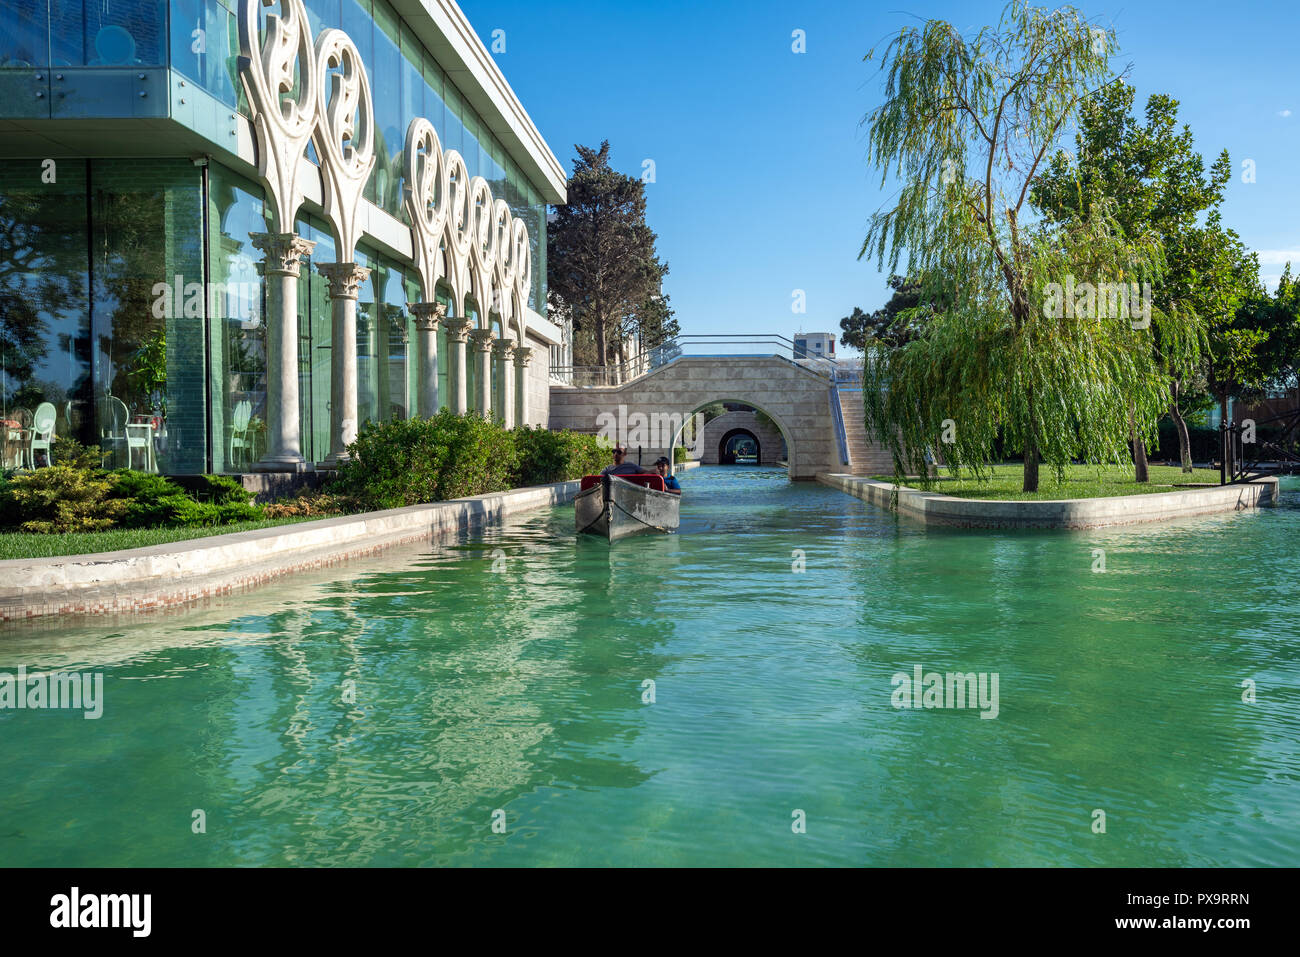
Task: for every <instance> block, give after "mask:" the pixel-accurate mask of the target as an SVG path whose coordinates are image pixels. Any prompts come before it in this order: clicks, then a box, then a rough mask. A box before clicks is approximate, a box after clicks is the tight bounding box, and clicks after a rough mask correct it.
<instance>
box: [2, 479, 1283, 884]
mask: <svg viewBox="0 0 1300 957" xmlns="http://www.w3.org/2000/svg"><path fill="white" fill-rule="evenodd" d="M682 485H683V487H684V488H685V498H684V502H683V507H682V527H681V531H680V534H677V535H672V536H663V537H654V538H641V539H632V540H627V541H625V542H620V543H619V544H617V545H615V546H613V547H610V546H609V545H607V544H606V543H604V542H601V541H598V540H595V539H587V538H584V539H583V540H576V539H575V537H574V536H573V534H572V510H571V508H569V507H566V508H557V509H554V510H548V511H543V512H537V513H532V514H528V515H524V516H520V517H518V518H516V519H515V520H512V521H510V522H508V523H507V524H506V525H504V526H502V527H500V528H494V529H492V530H489V531H487V532H485V533H484V534H483V535H482V536H481V537H477V538H475V539H473V540H470V541H468V542H464V543H461V544H456V545H447V546H443V547H439V548H437V549H436V550H431V548H430V546H427V545H426V546H421V547H418V548H404V549H399V550H396V551H392V552H388V553H386V554H384V555H383V556H381V557H379V558H376V559H373V560H367V561H363V562H357V563H353V564H349V565H345V566H340V567H335V568H332V569H328V570H324V571H321V572H318V573H310V574H307V575H301V576H295V577H293V578H290V579H286V580H283V581H281V582H279V583H277V584H275V585H272V586H269V587H266V588H262V589H258V590H255V591H251V592H248V593H245V594H241V595H237V596H229V597H226V598H222V599H220V600H216V601H213V602H211V603H210V604H208V605H206V606H204V607H202V608H197V609H192V610H189V611H185V612H183V613H168V614H161V615H155V616H149V617H143V618H134V619H117V620H113V621H109V622H107V623H105V622H98V623H95V624H91V625H79V626H76V627H66V626H63V627H49V626H44V627H35V628H34V627H30V626H28V627H21V628H20V627H9V628H5V629H3V630H0V672H9V673H13V672H15V671H16V669H17V668H18V666H20V665H21V666H25V667H26V668H27V670H28V671H29V672H35V671H41V670H64V671H89V672H98V673H102V674H103V676H104V677H103V713H102V716H100V717H99V718H98V719H94V720H87V719H85V718H84V717H83V716H82V713H81V712H73V711H55V710H23V711H16V710H3V711H0V781H3V782H4V786H3V787H2V788H0V862H3V863H4V864H6V865H47V866H48V865H54V866H72V865H152V864H164V865H431V864H439V865H506V864H521V865H538V864H549V865H565V864H575V865H576V864H592V865H605V864H610V865H673V864H687V865H689V864H723V865H815V864H842V865H1119V866H1125V865H1138V866H1143V865H1175V866H1183V865H1294V863H1295V862H1296V860H1297V859H1300V654H1298V653H1297V652H1298V651H1300V640H1298V637H1297V636H1298V633H1300V585H1298V584H1297V568H1298V567H1300V562H1298V559H1300V493H1298V488H1300V487H1298V486H1297V485H1296V484H1294V483H1288V484H1287V485H1286V488H1287V492H1286V494H1285V496H1284V501H1283V503H1282V505H1281V506H1280V507H1279V508H1277V509H1273V510H1267V511H1263V512H1259V513H1252V514H1241V515H1232V516H1216V517H1209V518H1204V519H1196V520H1188V521H1179V522H1173V523H1162V524H1154V525H1145V526H1139V527H1135V528H1127V529H1117V530H1103V531H1096V532H1086V533H1085V532H1079V533H1050V532H1031V533H999V532H971V531H944V530H935V529H928V530H927V529H925V528H922V527H920V526H918V525H917V524H915V523H914V522H912V521H910V520H907V519H900V518H898V517H897V516H894V515H891V514H888V513H886V512H883V511H881V510H879V509H876V508H874V507H872V506H870V505H868V504H866V503H864V502H861V501H859V500H857V499H854V498H850V497H848V496H846V495H843V494H841V493H839V492H837V491H834V490H832V489H828V488H825V487H822V486H819V485H813V484H802V483H801V484H791V483H789V482H787V481H786V479H785V476H784V473H782V472H778V471H772V470H767V469H758V468H743V467H738V468H703V469H699V470H694V471H690V472H686V473H684V474H683V475H682ZM1098 550H1101V551H1098ZM1103 562H1104V571H1102V570H1100V569H1101V568H1102V567H1103V565H1102V563H1103ZM918 669H919V672H920V674H921V675H922V676H923V677H922V686H923V687H924V685H925V681H926V679H925V678H924V676H925V675H927V674H929V673H932V672H933V673H937V674H939V675H940V678H939V680H940V681H943V682H945V684H946V679H945V678H944V677H943V676H944V675H946V674H947V673H949V672H952V673H954V674H956V673H963V674H977V675H981V676H983V678H984V681H985V683H984V686H983V687H984V690H985V692H986V694H985V698H984V699H982V700H981V699H980V698H979V697H978V695H975V696H974V700H973V701H972V700H967V701H965V702H964V703H965V704H966V707H962V708H958V707H951V708H948V707H925V704H926V699H925V698H924V697H923V696H921V695H920V693H919V691H918V695H917V698H916V699H913V698H912V696H911V693H910V691H908V693H907V694H906V695H904V691H907V689H905V688H903V686H902V682H901V680H899V679H898V678H896V677H895V676H898V675H906V676H907V677H908V679H909V681H910V680H911V678H912V677H913V676H915V675H916V674H917V672H918ZM994 676H996V679H997V685H996V689H997V696H996V706H995V705H994V701H993V696H992V692H993V687H994V686H993V683H992V682H993V678H994ZM1252 688H1253V700H1243V699H1244V698H1246V699H1249V698H1251V697H1252V694H1251V693H1250V692H1251V689H1252ZM964 689H965V686H964V685H963V690H964ZM945 696H946V688H945V689H943V690H942V691H941V693H939V694H938V695H937V697H938V698H939V703H943V704H948V703H949V702H948V701H947V700H946V697H945ZM904 698H906V700H905V701H904ZM902 703H906V704H909V705H910V704H914V703H915V704H919V705H921V706H920V707H896V705H897V704H902ZM930 703H931V704H933V703H936V702H935V701H934V700H933V698H932V699H931V701H930ZM951 703H952V704H954V705H956V704H961V703H963V702H961V701H958V700H957V699H956V698H955V697H954V698H953V700H952V701H951ZM994 714H995V715H996V716H994ZM984 715H988V717H985V716H984ZM1103 815H1104V816H1103ZM1103 827H1104V830H1103ZM196 832H198V833H196Z"/></svg>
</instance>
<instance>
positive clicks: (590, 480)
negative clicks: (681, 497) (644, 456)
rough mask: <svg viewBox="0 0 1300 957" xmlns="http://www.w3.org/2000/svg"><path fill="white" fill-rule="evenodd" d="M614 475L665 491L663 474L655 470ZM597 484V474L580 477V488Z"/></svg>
mask: <svg viewBox="0 0 1300 957" xmlns="http://www.w3.org/2000/svg"><path fill="white" fill-rule="evenodd" d="M614 477H615V478H620V479H623V480H624V481H626V482H631V483H632V484H633V485H640V486H641V487H642V488H651V489H654V490H655V491H656V492H666V491H667V489H666V488H664V479H663V476H662V475H659V474H657V473H655V472H647V473H645V474H642V475H616V476H614ZM599 484H600V476H599V475H584V476H583V477H582V487H581V490H582V491H584V492H585V491H586V490H587V489H589V488H592V487H593V486H596V485H599Z"/></svg>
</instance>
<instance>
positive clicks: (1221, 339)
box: [1204, 230, 1300, 422]
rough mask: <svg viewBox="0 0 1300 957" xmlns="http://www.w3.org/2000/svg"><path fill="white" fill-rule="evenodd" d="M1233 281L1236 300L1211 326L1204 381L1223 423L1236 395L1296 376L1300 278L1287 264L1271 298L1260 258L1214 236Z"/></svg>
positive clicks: (1229, 238) (1226, 235) (1233, 238)
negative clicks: (1260, 275)
mask: <svg viewBox="0 0 1300 957" xmlns="http://www.w3.org/2000/svg"><path fill="white" fill-rule="evenodd" d="M1209 242H1214V243H1216V245H1217V247H1218V248H1219V249H1220V250H1222V253H1221V255H1222V257H1223V258H1224V259H1225V260H1226V261H1227V263H1228V264H1229V268H1231V269H1232V271H1233V277H1234V278H1235V280H1236V283H1235V286H1234V287H1233V288H1234V290H1235V292H1236V296H1235V297H1234V298H1232V299H1229V300H1227V301H1226V302H1225V307H1226V308H1224V310H1223V312H1222V313H1221V314H1219V315H1218V316H1215V317H1214V318H1213V319H1212V321H1211V323H1210V334H1209V350H1208V354H1207V357H1206V362H1205V365H1204V371H1205V378H1206V382H1207V385H1208V388H1209V391H1210V394H1211V395H1213V396H1214V398H1215V401H1216V402H1217V403H1218V405H1219V410H1220V414H1221V416H1222V420H1223V421H1224V422H1226V421H1228V400H1229V399H1230V398H1231V397H1232V396H1234V395H1242V394H1246V395H1249V394H1250V393H1252V392H1255V393H1260V392H1262V391H1263V390H1264V389H1265V388H1266V387H1267V386H1268V385H1270V384H1273V383H1276V382H1278V381H1279V380H1281V379H1284V378H1287V377H1289V376H1290V375H1293V374H1294V370H1295V367H1296V363H1297V356H1298V355H1300V277H1295V276H1292V274H1291V266H1290V264H1289V263H1288V264H1287V267H1286V269H1285V271H1284V272H1283V273H1282V277H1281V279H1280V280H1279V281H1278V287H1277V290H1276V291H1275V292H1274V293H1273V294H1272V295H1271V296H1270V295H1269V294H1268V292H1267V290H1265V289H1264V287H1263V285H1262V284H1261V283H1260V281H1259V278H1258V276H1259V272H1258V268H1259V267H1258V257H1257V256H1256V255H1255V254H1254V253H1247V252H1246V248H1245V246H1244V245H1243V244H1242V242H1241V240H1240V239H1239V238H1238V237H1237V235H1236V234H1235V233H1233V232H1231V231H1230V230H1227V231H1224V232H1223V233H1222V234H1220V235H1217V236H1214V237H1213V238H1211V239H1209V240H1207V243H1209Z"/></svg>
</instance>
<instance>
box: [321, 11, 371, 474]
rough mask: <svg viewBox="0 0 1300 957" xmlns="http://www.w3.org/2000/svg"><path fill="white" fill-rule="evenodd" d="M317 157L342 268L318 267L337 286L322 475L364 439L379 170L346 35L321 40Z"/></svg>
mask: <svg viewBox="0 0 1300 957" xmlns="http://www.w3.org/2000/svg"><path fill="white" fill-rule="evenodd" d="M315 66H316V90H317V95H316V131H315V135H314V141H315V144H316V155H317V156H318V157H320V161H321V164H320V166H321V182H322V184H323V186H324V192H323V195H322V206H323V207H324V209H325V216H326V218H327V219H328V220H329V221H330V226H331V228H332V229H333V231H334V244H335V253H336V255H337V257H338V261H337V262H333V263H324V264H321V265H319V266H317V269H319V270H320V273H321V275H323V276H324V277H325V278H326V279H328V280H329V284H330V341H331V355H330V450H329V454H328V455H327V456H326V457H325V459H324V461H322V462H320V463H318V465H317V468H325V469H330V468H337V467H338V465H339V463H340V462H345V461H347V459H348V451H347V449H348V446H349V445H351V444H352V443H353V442H355V441H356V439H357V427H358V425H359V422H358V421H357V419H358V416H357V292H358V289H359V287H360V285H361V283H363V282H365V281H366V280H367V279H368V278H369V277H370V270H369V269H366V268H365V267H363V266H358V265H357V264H356V263H355V262H352V261H351V260H352V257H353V253H354V252H355V251H356V247H357V235H358V228H357V211H358V209H359V208H360V205H361V194H362V191H363V190H364V189H365V185H366V180H368V179H369V178H370V172H371V170H373V169H374V167H375V132H374V127H375V123H374V104H373V102H372V100H371V96H370V80H369V79H368V78H367V76H366V68H365V65H364V64H363V63H362V62H361V54H360V53H359V52H358V51H357V48H356V45H355V44H353V42H352V40H351V39H350V38H349V37H348V35H347V34H346V33H344V32H343V31H342V30H335V29H327V30H322V31H321V33H320V36H318V37H317V38H316V59H315Z"/></svg>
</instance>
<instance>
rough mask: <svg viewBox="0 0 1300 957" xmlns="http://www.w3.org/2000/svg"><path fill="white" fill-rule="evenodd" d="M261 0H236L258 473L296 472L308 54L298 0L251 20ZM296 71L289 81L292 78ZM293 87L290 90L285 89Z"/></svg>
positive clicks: (310, 106)
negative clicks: (248, 193)
mask: <svg viewBox="0 0 1300 957" xmlns="http://www.w3.org/2000/svg"><path fill="white" fill-rule="evenodd" d="M264 5H265V4H264V2H263V0H240V2H239V10H238V16H239V58H238V60H237V65H238V68H239V80H240V83H241V84H242V85H243V87H244V93H245V94H246V96H247V97H248V106H249V113H250V115H251V117H252V120H253V130H254V132H255V133H256V135H257V172H258V176H259V178H260V179H261V180H262V185H263V186H264V187H265V189H266V200H267V202H266V210H267V214H268V218H269V219H270V220H271V229H270V230H269V231H268V232H265V233H255V234H252V235H251V236H250V237H249V238H250V239H252V241H253V245H254V247H256V248H257V249H259V250H261V251H262V253H263V254H264V257H265V259H264V262H263V264H262V272H263V275H264V276H265V277H266V284H267V287H268V288H267V294H268V295H267V298H268V300H269V307H270V308H269V309H268V311H267V316H266V320H267V322H266V324H267V334H266V350H267V376H266V379H267V396H266V405H267V437H266V445H267V448H266V455H264V456H263V457H262V459H261V461H259V462H258V463H257V464H256V465H254V466H253V468H254V470H255V471H260V472H298V471H305V470H306V469H307V467H308V465H307V463H306V461H304V459H303V457H302V444H301V442H302V439H301V434H300V429H299V416H298V271H299V265H300V259H301V257H302V256H305V255H310V254H311V251H312V249H313V248H314V246H315V244H314V243H311V242H308V241H307V240H305V239H302V238H300V237H298V236H297V235H295V234H294V232H293V231H292V230H293V226H294V222H295V217H296V216H297V214H298V208H299V207H300V206H301V205H302V189H301V188H300V187H299V185H298V173H299V170H300V168H301V162H302V159H303V157H304V155H305V153H306V150H307V141H308V140H310V139H311V136H312V132H313V131H314V130H315V128H316V109H317V103H316V85H317V79H318V74H317V72H316V70H315V69H314V66H315V56H314V51H313V49H312V43H311V26H310V24H309V23H308V21H307V11H306V8H305V7H304V6H303V3H302V0H280V10H281V13H280V14H275V13H268V14H267V15H266V25H265V28H262V27H261V26H259V11H260V10H261V8H262V7H263V6H264ZM295 76H296V77H297V83H296V84H295V82H294V78H295ZM295 89H296V91H297V97H296V98H294V97H293V96H292V94H293V93H294V91H295Z"/></svg>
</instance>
